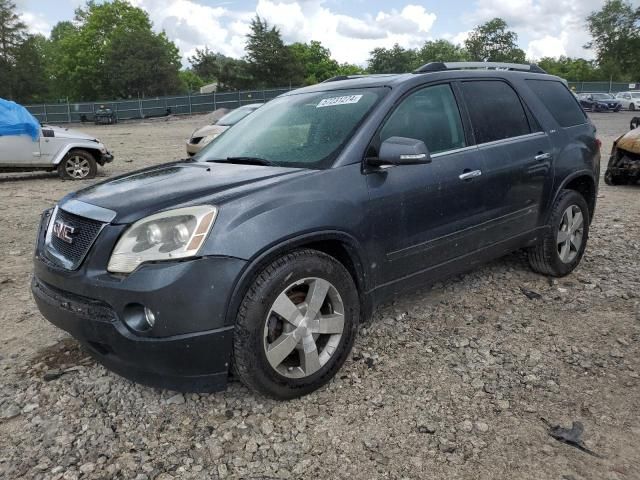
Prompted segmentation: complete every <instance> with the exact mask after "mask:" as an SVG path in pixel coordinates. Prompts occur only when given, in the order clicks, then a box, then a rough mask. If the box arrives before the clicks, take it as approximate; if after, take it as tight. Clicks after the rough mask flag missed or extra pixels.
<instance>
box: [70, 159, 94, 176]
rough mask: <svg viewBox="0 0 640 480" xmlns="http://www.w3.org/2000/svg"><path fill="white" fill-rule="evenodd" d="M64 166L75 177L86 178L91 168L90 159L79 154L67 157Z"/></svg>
mask: <svg viewBox="0 0 640 480" xmlns="http://www.w3.org/2000/svg"><path fill="white" fill-rule="evenodd" d="M64 167H65V168H64V169H65V170H66V171H67V173H68V174H69V176H70V177H73V178H84V177H86V176H87V175H88V174H89V170H90V166H89V161H88V160H87V159H86V158H82V157H79V156H77V155H76V156H75V157H71V158H69V159H67V162H66V163H65V166H64Z"/></svg>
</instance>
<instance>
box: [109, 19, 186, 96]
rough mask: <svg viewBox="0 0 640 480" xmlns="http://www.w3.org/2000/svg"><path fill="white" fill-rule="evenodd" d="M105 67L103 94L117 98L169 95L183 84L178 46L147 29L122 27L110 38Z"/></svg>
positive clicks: (162, 35)
mask: <svg viewBox="0 0 640 480" xmlns="http://www.w3.org/2000/svg"><path fill="white" fill-rule="evenodd" d="M104 68H105V71H106V72H107V78H108V80H109V82H108V83H109V90H108V92H105V93H108V94H109V95H113V96H116V97H121V98H127V97H135V96H139V97H148V96H158V95H168V94H170V93H174V92H177V91H178V90H180V87H181V86H182V84H181V83H180V78H179V76H178V72H179V71H180V53H179V51H178V47H176V46H175V45H174V44H173V42H171V41H170V40H169V39H168V38H167V36H166V35H165V34H164V33H161V34H159V35H156V34H155V33H153V32H152V31H151V30H150V29H149V30H147V29H140V30H129V31H127V30H125V31H123V32H122V33H120V34H119V35H118V36H116V37H115V38H113V40H112V41H111V43H110V44H109V47H108V50H107V51H106V52H105V58H104Z"/></svg>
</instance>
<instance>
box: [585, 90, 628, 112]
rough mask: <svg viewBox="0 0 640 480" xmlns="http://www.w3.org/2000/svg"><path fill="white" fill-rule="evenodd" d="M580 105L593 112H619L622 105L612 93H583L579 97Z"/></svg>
mask: <svg viewBox="0 0 640 480" xmlns="http://www.w3.org/2000/svg"><path fill="white" fill-rule="evenodd" d="M578 98H579V99H580V105H582V108H584V109H585V110H589V111H591V112H609V111H613V112H619V111H620V110H621V109H622V105H621V104H620V102H619V101H618V100H616V99H615V97H614V96H613V95H611V94H610V93H581V94H579V95H578Z"/></svg>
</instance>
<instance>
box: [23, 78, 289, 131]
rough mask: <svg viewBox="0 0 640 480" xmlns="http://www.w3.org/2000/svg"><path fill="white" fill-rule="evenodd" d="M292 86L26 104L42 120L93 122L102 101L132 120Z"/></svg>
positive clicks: (225, 104) (252, 99) (201, 109)
mask: <svg viewBox="0 0 640 480" xmlns="http://www.w3.org/2000/svg"><path fill="white" fill-rule="evenodd" d="M290 90H292V88H291V87H288V88H275V89H271V90H247V91H238V92H220V93H215V92H213V93H197V94H191V95H182V96H168V97H155V98H140V99H136V100H112V101H104V102H74V103H72V102H65V103H48V104H41V105H26V108H27V109H28V110H29V111H30V112H31V113H32V114H33V116H34V117H36V118H37V119H38V121H40V123H79V122H93V121H94V116H95V112H96V110H98V109H99V108H100V107H101V106H103V105H104V106H105V107H106V108H110V109H111V110H113V112H114V114H115V116H116V118H117V119H118V120H131V119H142V118H151V117H162V116H166V115H169V114H171V115H191V114H194V113H209V112H213V111H214V110H217V109H218V108H228V109H234V108H237V107H240V106H242V105H248V104H250V103H264V102H266V101H268V100H271V99H272V98H275V97H277V96H278V95H280V94H282V93H285V92H288V91H290Z"/></svg>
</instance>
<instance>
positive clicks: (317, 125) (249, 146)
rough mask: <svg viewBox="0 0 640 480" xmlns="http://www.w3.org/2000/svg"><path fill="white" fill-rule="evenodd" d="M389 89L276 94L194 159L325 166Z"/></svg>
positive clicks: (314, 167) (329, 165)
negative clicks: (241, 158) (248, 158)
mask: <svg viewBox="0 0 640 480" xmlns="http://www.w3.org/2000/svg"><path fill="white" fill-rule="evenodd" d="M388 91H389V89H387V88H384V87H380V88H361V89H349V90H329V91H323V92H310V93H300V94H294V95H285V96H282V97H278V98H275V99H273V100H271V101H270V102H267V103H265V104H264V105H263V106H262V107H260V108H258V109H257V110H256V111H255V112H253V113H252V114H251V115H248V116H247V117H246V118H244V119H242V120H241V121H240V122H238V123H236V124H235V125H234V126H232V127H231V128H229V130H227V131H226V132H225V133H224V135H220V136H219V137H218V138H216V139H215V140H214V141H213V142H211V143H210V144H209V145H207V146H206V147H205V148H204V149H202V151H201V152H200V153H199V154H198V155H197V157H196V159H197V160H199V161H214V160H216V161H225V159H229V158H237V157H251V158H259V159H262V160H265V161H266V162H268V163H269V164H272V165H276V166H285V167H300V168H313V169H322V168H329V167H331V165H332V164H333V162H334V160H335V159H336V157H337V155H338V154H339V153H340V150H341V149H342V147H343V146H344V145H345V144H346V142H347V141H348V140H349V139H350V138H351V137H352V135H353V133H354V132H355V130H356V129H357V127H358V126H359V125H360V124H361V123H362V121H363V120H364V119H365V117H366V116H367V115H368V114H369V112H370V111H371V110H372V108H373V107H374V105H375V104H376V103H377V102H378V101H379V100H380V99H381V98H382V97H383V96H384V95H386V93H387V92H388Z"/></svg>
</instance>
